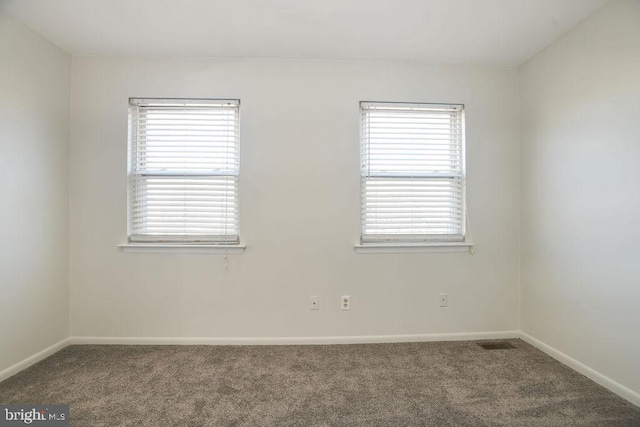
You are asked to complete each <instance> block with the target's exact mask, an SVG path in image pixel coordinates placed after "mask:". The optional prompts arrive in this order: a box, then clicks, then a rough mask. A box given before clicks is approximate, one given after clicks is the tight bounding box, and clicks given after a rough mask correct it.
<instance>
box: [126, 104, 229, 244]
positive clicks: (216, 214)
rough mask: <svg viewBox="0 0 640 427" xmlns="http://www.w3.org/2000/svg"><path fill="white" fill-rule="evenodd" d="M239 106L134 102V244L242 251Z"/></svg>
mask: <svg viewBox="0 0 640 427" xmlns="http://www.w3.org/2000/svg"><path fill="white" fill-rule="evenodd" d="M239 109H240V101H239V100H209V99H207V100H201V99H141V98H131V99H130V100H129V134H130V136H129V162H128V163H129V164H128V166H129V167H128V169H129V206H128V217H129V241H131V242H166V243H193V244H198V243H207V244H237V243H239V236H238V234H239V233H238V175H239V170H240V168H239V167H240V163H239V161H240V134H239V132H240V126H239V122H240V119H239Z"/></svg>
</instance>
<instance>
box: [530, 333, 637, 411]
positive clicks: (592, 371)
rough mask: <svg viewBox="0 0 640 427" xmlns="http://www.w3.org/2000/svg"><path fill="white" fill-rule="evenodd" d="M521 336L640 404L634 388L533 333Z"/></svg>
mask: <svg viewBox="0 0 640 427" xmlns="http://www.w3.org/2000/svg"><path fill="white" fill-rule="evenodd" d="M520 338H521V339H522V340H524V341H526V342H528V343H529V344H531V345H532V346H534V347H536V348H538V349H539V350H542V351H543V352H545V353H547V354H548V355H549V356H551V357H553V358H554V359H556V360H557V361H559V362H561V363H563V364H565V365H567V366H568V367H570V368H571V369H573V370H574V371H577V372H579V373H581V374H582V375H584V376H585V377H587V378H589V379H591V380H593V381H595V382H596V383H598V384H600V385H601V386H603V387H605V388H607V389H609V390H611V391H612V392H614V393H615V394H617V395H618V396H620V397H622V398H624V399H626V400H628V401H629V402H631V403H633V404H634V405H636V406H640V394H638V393H636V392H635V391H633V390H631V389H629V388H627V387H625V386H623V385H622V384H620V383H618V382H616V381H614V380H612V379H611V378H609V377H607V376H606V375H603V374H601V373H600V372H598V371H596V370H595V369H592V368H590V367H588V366H587V365H585V364H584V363H582V362H578V361H577V360H576V359H574V358H572V357H570V356H568V355H566V354H564V353H563V352H561V351H559V350H556V349H555V348H553V347H551V346H550V345H549V344H546V343H544V342H542V341H540V340H539V339H537V338H534V337H532V336H531V335H529V334H527V333H526V332H522V331H521V332H520Z"/></svg>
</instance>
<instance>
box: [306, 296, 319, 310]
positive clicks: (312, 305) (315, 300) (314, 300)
mask: <svg viewBox="0 0 640 427" xmlns="http://www.w3.org/2000/svg"><path fill="white" fill-rule="evenodd" d="M309 310H320V297H317V296H312V297H310V298H309Z"/></svg>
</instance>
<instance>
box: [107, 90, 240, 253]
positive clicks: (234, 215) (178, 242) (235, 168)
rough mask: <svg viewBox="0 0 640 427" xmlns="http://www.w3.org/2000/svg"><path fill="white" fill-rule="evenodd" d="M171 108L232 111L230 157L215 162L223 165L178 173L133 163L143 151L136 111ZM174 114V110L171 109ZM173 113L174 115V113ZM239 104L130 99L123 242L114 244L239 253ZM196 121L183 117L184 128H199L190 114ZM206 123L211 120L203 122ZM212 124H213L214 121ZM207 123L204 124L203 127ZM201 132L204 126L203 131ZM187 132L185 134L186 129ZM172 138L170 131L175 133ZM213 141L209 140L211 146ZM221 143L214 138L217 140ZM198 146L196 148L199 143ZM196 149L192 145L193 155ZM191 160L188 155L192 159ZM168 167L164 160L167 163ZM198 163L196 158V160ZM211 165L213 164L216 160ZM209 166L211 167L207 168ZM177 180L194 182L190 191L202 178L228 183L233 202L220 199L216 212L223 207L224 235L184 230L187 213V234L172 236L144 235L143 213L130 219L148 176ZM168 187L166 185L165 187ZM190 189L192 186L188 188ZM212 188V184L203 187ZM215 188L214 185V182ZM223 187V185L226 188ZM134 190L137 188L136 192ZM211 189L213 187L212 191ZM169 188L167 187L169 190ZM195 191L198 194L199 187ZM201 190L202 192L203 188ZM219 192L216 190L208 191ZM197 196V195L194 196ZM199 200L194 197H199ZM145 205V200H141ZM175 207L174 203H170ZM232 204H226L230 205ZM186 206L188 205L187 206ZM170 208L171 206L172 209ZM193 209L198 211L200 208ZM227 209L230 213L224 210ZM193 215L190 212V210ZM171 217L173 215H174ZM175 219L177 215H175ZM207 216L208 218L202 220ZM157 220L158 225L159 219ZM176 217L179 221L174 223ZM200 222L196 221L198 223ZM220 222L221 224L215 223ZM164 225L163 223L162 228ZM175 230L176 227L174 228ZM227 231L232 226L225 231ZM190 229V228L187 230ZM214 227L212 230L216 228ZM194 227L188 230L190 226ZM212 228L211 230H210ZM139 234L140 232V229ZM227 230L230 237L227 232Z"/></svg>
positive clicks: (233, 101) (159, 249)
mask: <svg viewBox="0 0 640 427" xmlns="http://www.w3.org/2000/svg"><path fill="white" fill-rule="evenodd" d="M174 107H175V108H176V109H183V110H184V111H186V112H187V113H186V114H187V116H188V115H189V114H193V113H194V112H195V114H198V113H197V110H198V109H218V108H219V109H221V110H222V111H225V110H228V111H230V112H232V113H233V114H231V116H230V120H232V121H230V122H229V124H227V125H226V126H229V125H231V126H232V129H233V130H234V131H233V134H232V136H231V137H232V138H233V139H232V141H233V142H232V144H233V147H234V150H233V151H232V152H231V154H224V152H223V155H225V156H229V157H228V158H224V160H222V161H220V163H221V164H222V163H224V166H222V167H215V166H207V167H205V168H204V169H202V170H200V168H199V167H196V168H193V164H191V163H184V164H183V165H184V167H187V169H184V168H183V169H182V170H179V169H180V168H174V167H173V166H165V165H163V164H161V168H163V167H166V169H165V170H162V169H158V168H150V169H145V168H144V167H140V162H139V161H138V156H139V155H140V153H143V155H144V153H145V151H140V149H139V140H138V138H139V133H140V132H142V130H141V129H142V127H141V126H139V123H138V122H139V120H140V119H139V117H140V114H141V113H140V110H141V109H144V108H147V109H152V108H158V109H162V108H174ZM171 112H172V113H173V111H171ZM174 114H175V113H174ZM239 115H240V101H239V100H237V99H188V98H179V99H178V98H130V99H129V140H128V161H127V169H128V185H127V194H128V198H127V200H128V203H127V243H126V244H123V245H119V246H120V247H121V248H123V249H124V250H125V251H127V252H165V251H166V250H167V249H169V250H170V251H176V252H188V253H207V252H220V253H225V254H226V253H229V252H232V253H237V252H242V251H243V250H244V248H245V245H244V244H241V243H240V237H239V235H240V231H239V224H238V219H239V218H238V215H239V213H238V195H239V194H238V193H239V190H238V188H239V174H240V166H239V156H240V154H239V150H240V146H239V145H240V141H239V132H240V129H239V125H240V117H239ZM195 117H196V120H193V121H191V122H189V120H192V119H193V116H192V117H190V118H188V119H185V120H186V121H185V124H190V125H191V126H193V125H194V123H196V122H197V124H198V125H200V122H202V119H200V118H199V117H197V116H195ZM172 120H173V119H168V121H167V123H171V121H172ZM206 120H210V119H208V118H207V119H206ZM214 121H215V120H214ZM208 124H209V123H207V125H208ZM173 126H175V125H172V126H170V127H169V129H170V130H171V132H176V130H177V131H182V130H183V129H180V128H179V127H177V129H173V128H172V127H173ZM197 129H203V128H202V127H201V126H198V127H197ZM205 129H206V128H205ZM185 132H187V131H185ZM174 134H175V133H174ZM213 141H215V140H212V142H213ZM217 143H218V144H219V143H220V142H219V140H218V142H217ZM198 147H201V145H199V146H198ZM164 150H166V151H164V153H165V155H166V153H167V152H169V151H171V149H168V150H167V149H164ZM197 150H198V148H197V147H196V151H197ZM191 156H192V155H191ZM168 163H169V162H168ZM196 163H197V160H196ZM215 163H218V162H217V161H216V162H215ZM212 168H213V169H212ZM173 176H175V177H177V178H181V179H183V180H187V181H188V180H189V179H191V178H193V182H192V183H191V185H192V187H187V188H192V189H193V188H198V186H200V185H203V184H201V183H197V181H198V180H203V181H205V182H206V180H207V179H208V178H209V179H215V178H223V180H225V179H226V180H225V182H230V183H231V188H230V189H227V188H225V189H224V194H225V197H226V195H227V194H229V193H228V191H231V194H232V199H231V202H227V201H226V200H225V202H224V204H223V205H221V207H220V209H222V214H221V216H222V217H224V219H225V223H223V224H224V225H222V226H221V227H224V232H223V234H209V233H207V234H197V233H194V232H193V231H189V228H190V227H189V226H188V225H187V224H188V220H187V219H188V218H189V216H188V214H189V211H188V210H187V211H185V215H187V216H186V217H183V218H187V219H185V222H184V227H185V233H186V234H178V233H174V232H173V230H170V231H167V232H166V233H163V232H162V231H159V232H158V231H156V232H145V231H144V228H145V226H146V225H145V224H146V217H145V214H136V215H134V213H133V209H134V208H135V207H138V209H139V207H140V204H139V200H140V199H138V200H136V198H137V197H144V194H145V191H146V190H145V188H146V187H145V185H148V184H145V182H147V181H148V180H149V178H151V179H153V178H158V179H167V178H169V179H171V177H173ZM169 185H171V184H169ZM193 185H195V187H193ZM208 185H213V184H208ZM216 185H218V184H216ZM225 186H226V184H225ZM139 188H142V190H140V189H139ZM211 188H213V187H211ZM170 190H172V189H170ZM198 191H201V190H200V189H199V188H198ZM205 191H206V190H205ZM210 191H211V192H213V191H218V190H213V189H211V190H210ZM211 192H210V193H208V194H210V195H211V197H213V199H212V200H214V199H215V194H214V193H211ZM196 194H198V193H196ZM198 197H200V196H199V194H198ZM145 203H146V202H145ZM170 203H175V202H170ZM230 203H231V204H230ZM187 206H188V204H187ZM174 209H175V208H174ZM198 209H202V208H201V207H199V208H198ZM226 209H230V210H229V211H226ZM192 212H193V211H192ZM155 214H156V215H159V214H162V212H160V213H158V212H156V213H155ZM174 215H175V213H174ZM178 215H179V214H178ZM192 215H196V216H198V215H200V216H199V217H198V218H197V220H199V219H200V217H201V216H202V215H201V214H200V212H196V213H192ZM203 218H207V217H203ZM226 218H229V221H230V225H227V224H226ZM162 219H164V218H161V220H160V221H162ZM134 221H136V225H134ZM140 221H142V224H143V225H142V226H139V225H138V224H140ZM179 221H180V220H179V218H178V222H179ZM197 222H200V221H197ZM217 223H220V222H217ZM163 226H164V225H163ZM173 226H175V225H173ZM229 227H231V228H229ZM191 228H192V227H191ZM216 228H217V227H216ZM192 229H193V228H192ZM210 229H211V228H210ZM141 230H142V231H141ZM229 230H231V234H228V233H229Z"/></svg>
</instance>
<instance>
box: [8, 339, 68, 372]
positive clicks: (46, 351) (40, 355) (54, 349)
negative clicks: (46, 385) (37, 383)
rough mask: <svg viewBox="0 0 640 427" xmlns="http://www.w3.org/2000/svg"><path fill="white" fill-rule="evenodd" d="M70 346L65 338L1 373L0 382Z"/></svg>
mask: <svg viewBox="0 0 640 427" xmlns="http://www.w3.org/2000/svg"><path fill="white" fill-rule="evenodd" d="M68 345H69V338H65V339H63V340H62V341H60V342H57V343H55V344H54V345H52V346H51V347H47V348H45V349H44V350H42V351H39V352H37V353H36V354H34V355H33V356H29V357H27V358H26V359H24V360H22V361H20V362H18V363H16V364H15V365H13V366H9V367H8V368H7V369H4V370H2V371H0V381H4V380H6V379H7V378H9V377H12V376H14V375H15V374H17V373H18V372H20V371H22V370H24V369H27V368H28V367H29V366H31V365H35V364H36V363H38V362H40V361H41V360H44V359H46V358H47V357H49V356H51V355H52V354H54V353H57V352H59V351H60V350H62V349H63V348H65V347H67V346H68Z"/></svg>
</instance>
